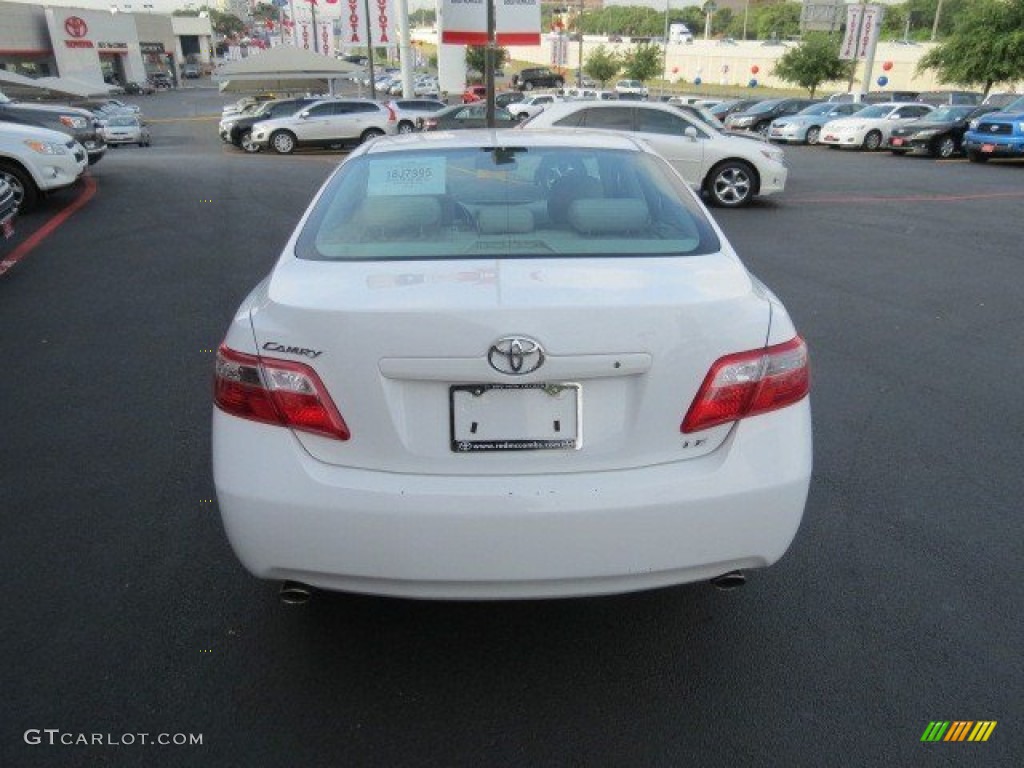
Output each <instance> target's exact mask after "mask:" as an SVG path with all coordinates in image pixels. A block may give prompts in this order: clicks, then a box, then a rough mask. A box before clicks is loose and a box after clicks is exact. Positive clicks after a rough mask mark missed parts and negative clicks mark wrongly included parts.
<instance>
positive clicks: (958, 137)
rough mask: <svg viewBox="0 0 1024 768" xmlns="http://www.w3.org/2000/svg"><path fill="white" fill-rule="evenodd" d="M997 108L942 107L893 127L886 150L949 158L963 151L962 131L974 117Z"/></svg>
mask: <svg viewBox="0 0 1024 768" xmlns="http://www.w3.org/2000/svg"><path fill="white" fill-rule="evenodd" d="M998 109H999V107H994V106H991V105H989V106H987V107H972V106H969V105H968V106H956V107H942V108H940V109H936V110H935V111H934V112H930V113H928V114H927V115H925V116H924V117H922V118H921V119H920V120H914V121H913V122H910V123H905V124H903V125H898V126H895V127H894V128H893V129H892V134H891V135H890V136H889V147H888V148H889V151H891V152H892V153H893V154H894V155H906V154H908V153H910V152H924V153H926V154H929V155H931V156H932V157H942V158H946V157H952V156H953V155H955V154H959V153H960V152H963V139H964V134H965V133H966V132H967V126H968V124H969V123H970V122H971V120H973V119H974V118H976V117H981V116H982V115H987V114H988V113H989V112H996V111H997V110H998Z"/></svg>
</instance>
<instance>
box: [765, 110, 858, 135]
mask: <svg viewBox="0 0 1024 768" xmlns="http://www.w3.org/2000/svg"><path fill="white" fill-rule="evenodd" d="M866 106H867V104H865V103H864V102H861V101H847V102H842V103H838V104H837V103H836V102H834V101H825V102H822V103H821V104H812V105H811V106H809V107H806V108H804V109H802V110H800V111H799V112H797V113H796V114H795V115H786V116H785V117H779V118H776V119H775V120H773V121H772V124H771V126H770V127H769V128H768V140H769V141H781V142H786V143H792V144H817V143H818V139H819V138H821V127H822V126H823V125H825V123H827V122H828V121H829V120H836V119H838V118H840V117H848V116H849V115H852V114H854V113H856V112H860V111H861V110H862V109H864V108H865V107H866Z"/></svg>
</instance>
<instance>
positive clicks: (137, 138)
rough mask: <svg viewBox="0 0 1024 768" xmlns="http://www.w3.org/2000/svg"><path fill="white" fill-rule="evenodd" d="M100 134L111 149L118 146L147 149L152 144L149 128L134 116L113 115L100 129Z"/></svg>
mask: <svg viewBox="0 0 1024 768" xmlns="http://www.w3.org/2000/svg"><path fill="white" fill-rule="evenodd" d="M100 133H101V134H102V135H103V138H104V139H105V140H106V142H107V144H109V145H110V146H112V147H113V146H117V145H118V144H138V145H139V146H140V147H148V146H149V145H150V144H151V143H152V137H151V136H150V133H149V126H147V125H146V124H145V123H143V122H142V120H140V119H139V118H138V117H135V116H134V115H115V116H114V117H112V118H110V119H109V120H107V122H106V124H104V125H103V126H102V127H101V128H100Z"/></svg>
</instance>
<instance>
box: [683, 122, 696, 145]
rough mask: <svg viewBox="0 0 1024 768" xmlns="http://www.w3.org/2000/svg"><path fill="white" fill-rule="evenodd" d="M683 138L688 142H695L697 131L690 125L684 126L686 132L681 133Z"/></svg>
mask: <svg viewBox="0 0 1024 768" xmlns="http://www.w3.org/2000/svg"><path fill="white" fill-rule="evenodd" d="M683 136H685V137H686V138H688V139H689V140H690V141H696V140H697V129H696V128H694V127H693V126H692V125H688V126H686V130H684V131H683Z"/></svg>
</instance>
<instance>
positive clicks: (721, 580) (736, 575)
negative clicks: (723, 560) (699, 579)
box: [711, 571, 747, 592]
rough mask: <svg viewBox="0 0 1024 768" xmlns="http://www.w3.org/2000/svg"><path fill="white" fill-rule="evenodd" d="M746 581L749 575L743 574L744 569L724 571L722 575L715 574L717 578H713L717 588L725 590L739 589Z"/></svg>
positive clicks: (712, 581) (713, 583)
mask: <svg viewBox="0 0 1024 768" xmlns="http://www.w3.org/2000/svg"><path fill="white" fill-rule="evenodd" d="M746 583H747V577H746V576H744V575H743V571H729V573H723V574H722V575H721V576H715V578H713V579H712V580H711V584H712V585H713V586H714V587H715V589H720V590H722V591H723V592H728V591H730V590H733V589H738V588H739V587H742V586H743V585H744V584H746Z"/></svg>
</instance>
